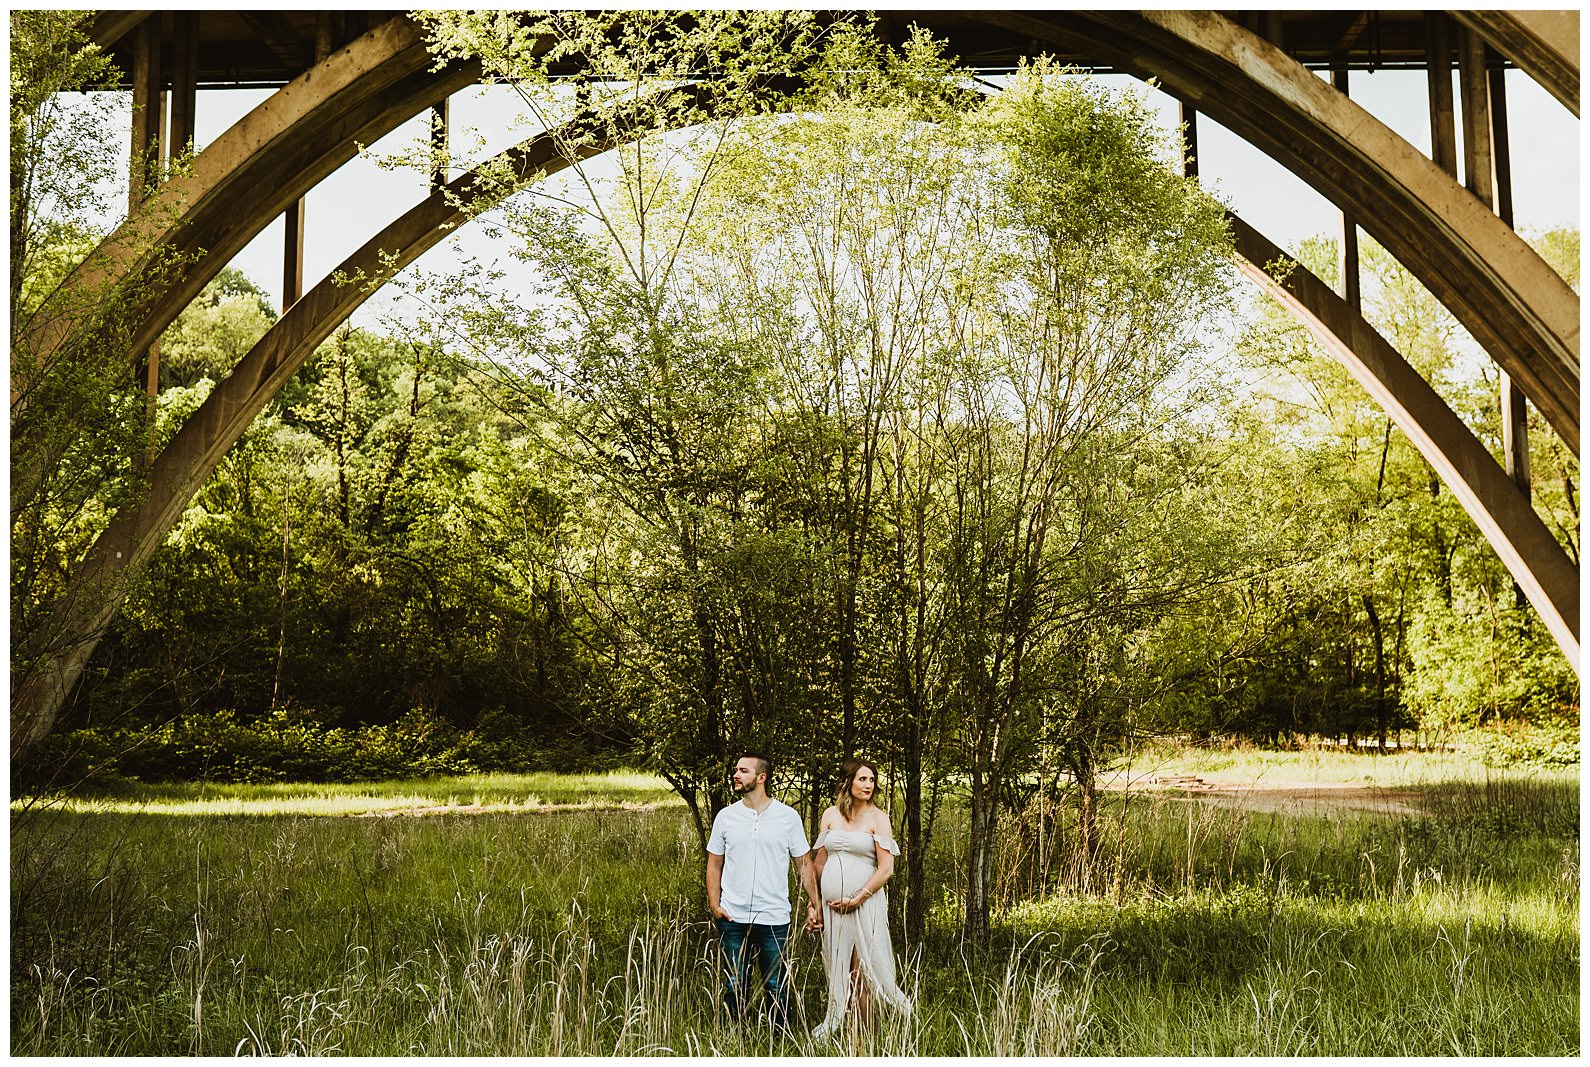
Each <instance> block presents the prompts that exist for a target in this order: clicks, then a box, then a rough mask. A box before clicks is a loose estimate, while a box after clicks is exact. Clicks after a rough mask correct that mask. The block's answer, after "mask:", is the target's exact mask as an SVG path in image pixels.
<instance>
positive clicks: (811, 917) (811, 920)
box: [806, 904, 823, 934]
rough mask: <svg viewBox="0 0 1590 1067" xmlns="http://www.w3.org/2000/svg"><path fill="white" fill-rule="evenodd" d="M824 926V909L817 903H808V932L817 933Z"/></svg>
mask: <svg viewBox="0 0 1590 1067" xmlns="http://www.w3.org/2000/svg"><path fill="white" fill-rule="evenodd" d="M822 928H823V909H822V908H820V907H818V906H817V905H816V904H808V905H806V932H807V933H813V934H814V933H816V932H817V931H819V930H821V929H822Z"/></svg>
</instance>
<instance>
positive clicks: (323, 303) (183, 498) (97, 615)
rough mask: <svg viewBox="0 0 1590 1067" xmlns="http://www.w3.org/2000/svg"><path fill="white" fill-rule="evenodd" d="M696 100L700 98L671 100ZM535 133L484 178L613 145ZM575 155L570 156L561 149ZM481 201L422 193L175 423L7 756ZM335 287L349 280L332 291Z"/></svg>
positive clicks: (112, 529)
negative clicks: (334, 350)
mask: <svg viewBox="0 0 1590 1067" xmlns="http://www.w3.org/2000/svg"><path fill="white" fill-rule="evenodd" d="M680 92H681V93H684V94H688V95H689V97H690V98H691V99H693V100H696V101H698V102H699V101H702V100H705V99H706V93H707V91H706V90H705V89H702V88H688V89H684V90H680ZM573 128H574V129H578V130H580V131H581V133H582V136H580V137H578V138H574V137H572V136H571V135H570V134H569V133H568V132H567V131H562V130H560V131H555V132H553V133H543V134H541V135H539V136H537V137H533V138H531V139H529V140H528V141H526V142H524V143H523V144H521V145H519V146H518V147H516V148H513V149H510V150H508V151H507V152H504V153H502V154H501V155H499V156H498V157H497V158H496V159H495V160H493V161H492V163H490V164H487V168H488V172H490V170H489V168H493V167H494V166H495V165H498V164H501V163H503V162H506V163H507V164H508V165H510V166H511V167H512V168H513V170H514V173H515V174H516V175H518V177H519V179H520V180H521V181H529V180H531V179H532V178H534V177H537V176H546V175H549V174H554V173H556V172H558V171H560V170H563V169H565V168H566V167H569V166H571V165H573V164H574V163H576V162H578V161H579V160H581V159H587V158H590V157H591V156H594V155H598V154H600V153H601V152H603V151H605V150H606V149H607V148H608V147H611V145H612V144H616V143H617V138H616V137H614V138H612V139H610V140H609V141H608V142H607V143H602V142H601V140H600V139H593V138H590V137H587V136H583V134H584V133H586V132H588V130H587V124H586V123H585V122H583V121H579V120H577V121H576V123H575V124H574V126H573ZM571 142H573V143H577V144H578V145H579V148H578V154H577V155H576V156H575V157H573V158H570V157H569V156H566V155H563V154H561V153H560V146H562V145H566V144H569V143H571ZM479 191H480V180H479V178H478V177H477V176H476V174H475V173H473V172H472V173H469V174H465V175H462V176H460V177H458V178H456V179H454V180H453V181H452V182H450V183H449V184H448V185H446V186H444V187H440V188H437V189H434V190H433V191H432V192H431V194H430V195H429V196H428V197H426V198H425V199H424V200H423V201H421V202H420V203H419V204H417V205H415V206H414V207H413V208H411V209H410V210H409V211H408V212H407V213H405V214H404V215H402V216H401V217H400V218H398V219H397V220H395V221H394V222H392V223H391V224H390V225H388V226H387V227H386V228H385V229H383V230H382V231H381V232H380V233H378V234H376V235H375V236H374V237H372V238H371V239H370V240H369V241H367V242H365V244H364V245H363V246H362V247H360V248H359V250H358V251H356V252H354V253H353V254H352V255H350V256H349V257H348V258H347V259H345V260H344V261H343V262H342V264H341V266H340V267H338V269H337V270H335V271H333V272H332V273H331V274H330V275H328V276H327V277H326V278H325V279H323V280H322V281H321V282H320V283H319V284H317V285H316V286H315V287H314V288H313V289H311V290H310V291H309V292H308V293H306V294H305V295H304V296H303V297H302V298H301V299H299V300H297V301H295V302H294V303H293V304H292V305H291V306H290V307H289V308H288V309H287V310H286V312H285V314H283V315H282V317H281V318H280V319H278V320H277V321H276V323H275V325H273V326H272V327H271V328H270V329H269V330H267V331H266V333H265V336H264V337H262V338H260V340H259V341H258V342H257V343H256V344H255V345H254V347H253V348H252V349H250V350H249V352H248V354H247V355H245V356H244V357H243V358H242V359H241V360H239V361H238V364H237V366H235V367H234V368H233V369H232V371H231V373H229V374H228V375H227V376H226V378H224V379H223V380H222V381H221V382H220V383H219V384H217V385H216V387H215V388H214V389H213V390H212V391H211V392H210V395H209V396H208V397H206V398H205V401H204V403H203V404H201V405H200V406H199V409H198V410H197V411H195V412H194V413H193V415H192V416H190V417H189V418H188V420H187V421H186V422H185V423H183V425H182V428H181V429H180V430H179V431H178V432H177V435H176V437H174V438H173V439H172V441H171V443H170V444H168V445H167V446H166V448H165V450H164V451H163V452H161V454H160V455H159V457H157V458H156V459H155V460H154V462H153V464H152V465H151V467H150V470H149V482H150V487H149V492H148V494H147V496H146V497H145V498H144V499H143V501H142V502H141V503H140V504H139V505H138V506H137V507H130V508H127V509H125V510H123V511H122V512H119V513H117V515H116V516H115V518H114V519H112V520H111V523H110V525H109V526H108V527H107V528H106V529H105V531H104V533H102V534H100V536H99V538H98V539H97V540H96V541H95V542H94V545H93V547H92V548H90V549H89V552H88V555H87V556H86V557H85V558H84V560H83V561H82V563H80V564H79V565H78V567H77V569H76V571H75V572H74V575H73V579H72V582H71V583H70V586H69V588H72V589H74V590H76V591H77V592H76V594H75V597H74V599H73V600H72V601H70V602H68V603H66V604H63V605H61V607H60V609H59V610H58V612H57V618H56V620H55V625H54V627H53V631H52V634H51V636H52V639H53V640H52V647H53V648H54V649H55V651H54V652H53V653H52V655H51V656H50V659H49V662H48V663H46V664H45V665H44V666H43V667H42V668H41V669H39V670H37V671H35V672H33V673H32V674H30V675H29V676H27V677H26V678H24V679H23V680H22V681H21V684H20V685H19V686H18V688H17V689H16V691H14V692H13V694H12V699H11V757H12V759H13V760H14V759H15V758H16V757H17V755H18V753H20V752H21V751H23V750H24V749H26V748H27V747H28V746H29V745H31V744H32V743H33V742H34V741H36V740H38V739H39V738H41V737H43V736H44V735H45V734H46V733H48V732H49V729H50V727H51V726H52V725H53V724H54V722H55V718H56V716H57V715H58V714H59V712H60V709H61V707H62V706H63V705H64V703H65V701H66V698H67V697H68V696H70V695H71V692H72V690H73V689H74V688H76V686H77V683H78V681H79V679H80V678H81V676H82V673H83V668H84V667H86V666H87V664H88V660H89V657H90V656H91V655H92V654H93V652H94V649H95V647H97V646H98V644H99V639H100V635H101V634H102V633H103V632H104V630H105V627H106V626H108V625H109V624H110V622H111V620H112V619H114V618H115V617H116V614H117V613H118V612H119V611H120V610H121V605H122V602H123V600H124V598H125V596H126V576H127V575H128V574H129V573H130V572H131V570H132V569H133V568H135V567H137V566H139V565H141V564H142V563H144V562H145V561H147V560H148V558H149V556H150V555H151V554H152V553H153V552H154V551H155V549H156V548H158V547H159V545H160V543H161V541H162V540H163V539H164V538H165V535H166V534H167V533H169V532H170V530H171V528H172V526H174V525H175V524H176V521H177V519H178V518H180V517H181V515H182V511H183V509H184V508H186V507H187V505H188V502H189V501H190V500H191V499H192V497H193V494H194V493H195V492H197V491H198V489H199V486H200V485H202V484H203V482H204V480H205V479H206V478H208V477H209V475H210V473H211V472H212V471H213V470H214V469H215V466H216V464H217V463H219V462H220V461H221V457H222V456H224V455H225V454H226V452H227V450H228V449H230V448H231V447H232V445H234V444H235V443H237V440H238V438H240V437H242V436H243V432H244V431H245V430H247V429H248V426H249V424H250V423H251V422H253V421H254V419H255V418H256V417H257V416H258V415H259V413H260V412H261V411H263V410H264V409H265V405H266V404H268V403H269V402H270V400H271V398H272V397H274V396H275V395H276V394H277V393H278V392H279V391H280V390H281V388H282V386H283V385H285V384H286V383H287V381H288V379H290V378H291V377H292V376H293V375H294V374H296V373H297V371H298V368H299V367H301V366H302V365H303V363H304V361H305V360H306V359H308V358H309V357H310V356H311V355H312V354H313V353H314V351H315V349H316V348H317V347H319V345H320V344H321V342H323V341H325V339H326V338H327V337H329V336H331V333H332V331H333V330H335V329H336V328H337V327H338V326H339V325H341V324H342V323H343V322H345V321H346V320H347V318H348V316H350V315H352V314H353V312H354V311H356V310H357V309H358V308H359V306H360V305H362V304H363V303H364V302H365V301H366V300H368V299H369V298H370V296H371V295H373V294H374V293H375V292H376V291H377V290H378V289H379V288H380V287H381V286H382V285H384V284H386V282H388V281H390V280H391V278H392V277H393V276H395V275H396V274H397V273H398V272H399V271H401V270H402V269H403V268H404V267H407V266H408V265H409V264H411V263H413V262H414V261H415V260H416V259H418V258H419V257H420V256H421V255H422V254H423V253H425V252H426V251H428V250H429V249H431V248H433V247H434V246H436V245H437V244H439V243H441V242H442V241H443V240H445V239H446V238H447V237H449V236H451V235H452V234H453V232H454V230H455V228H456V227H457V226H458V225H459V224H460V223H462V222H465V221H467V216H466V213H465V212H464V211H463V210H461V209H460V207H459V205H461V204H468V203H470V202H471V201H472V200H473V198H474V197H475V196H476V195H477V193H478V192H479ZM339 278H347V279H353V280H352V281H342V282H339V281H338V279H339Z"/></svg>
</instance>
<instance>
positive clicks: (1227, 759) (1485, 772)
mask: <svg viewBox="0 0 1590 1067" xmlns="http://www.w3.org/2000/svg"><path fill="white" fill-rule="evenodd" d="M1519 773H1524V774H1526V775H1527V776H1529V777H1534V778H1539V779H1542V780H1550V781H1563V782H1577V781H1578V780H1579V772H1578V769H1577V768H1572V769H1566V770H1561V769H1556V770H1535V771H1529V772H1512V771H1509V772H1502V771H1500V770H1498V769H1497V768H1495V767H1492V766H1488V765H1487V764H1486V763H1485V762H1484V761H1483V760H1482V759H1481V758H1480V757H1479V756H1478V755H1477V754H1474V753H1471V752H1468V751H1466V750H1462V749H1457V750H1449V749H1427V750H1424V751H1420V750H1417V749H1414V748H1411V747H1410V748H1408V749H1406V750H1402V751H1395V750H1394V751H1391V752H1388V753H1386V754H1384V755H1381V754H1378V753H1369V752H1363V751H1359V752H1353V751H1349V750H1347V749H1345V748H1341V747H1337V746H1334V745H1311V746H1306V747H1303V748H1300V749H1296V750H1285V751H1279V750H1272V749H1263V748H1257V747H1255V746H1253V745H1250V744H1247V743H1242V742H1238V743H1232V744H1227V745H1216V746H1209V747H1202V746H1191V745H1180V744H1171V743H1166V744H1156V745H1148V746H1145V747H1144V748H1142V749H1140V750H1139V751H1137V752H1135V753H1134V754H1133V755H1132V758H1131V759H1130V760H1129V761H1128V762H1127V763H1126V764H1125V765H1124V767H1123V769H1122V772H1121V775H1122V777H1123V778H1125V779H1127V780H1130V781H1148V780H1150V779H1152V778H1153V777H1155V776H1162V775H1194V776H1197V777H1199V778H1202V779H1204V780H1205V781H1209V782H1222V783H1230V784H1239V783H1240V784H1245V783H1258V784H1263V783H1266V782H1272V781H1285V782H1297V783H1304V784H1313V785H1321V786H1327V785H1374V786H1381V787H1386V788H1400V787H1414V786H1420V785H1428V784H1431V783H1435V782H1483V781H1485V780H1487V779H1488V778H1493V777H1497V776H1504V777H1505V776H1515V775H1516V774H1519Z"/></svg>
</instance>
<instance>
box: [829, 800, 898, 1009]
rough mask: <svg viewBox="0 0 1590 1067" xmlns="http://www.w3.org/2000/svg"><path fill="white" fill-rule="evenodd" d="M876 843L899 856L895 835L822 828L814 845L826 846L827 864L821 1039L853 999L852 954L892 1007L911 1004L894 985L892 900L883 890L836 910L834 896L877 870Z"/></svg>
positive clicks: (857, 887) (855, 889)
mask: <svg viewBox="0 0 1590 1067" xmlns="http://www.w3.org/2000/svg"><path fill="white" fill-rule="evenodd" d="M878 846H882V847H883V848H886V849H888V850H889V851H890V852H892V853H894V854H895V855H896V856H898V855H899V854H900V846H899V845H897V844H895V842H894V840H893V839H892V838H888V837H883V836H880V835H878V834H874V833H869V832H867V831H865V830H824V831H823V832H822V833H820V834H818V835H817V841H816V843H815V844H814V845H813V846H812V848H813V851H815V850H816V849H819V848H826V849H827V850H828V859H827V861H826V862H825V863H824V865H823V881H822V886H821V887H820V888H821V890H822V895H823V967H824V970H825V971H826V972H827V974H828V1012H827V1014H826V1015H825V1016H824V1018H823V1021H822V1022H821V1023H819V1024H818V1026H817V1029H816V1030H815V1031H814V1034H815V1036H817V1037H819V1038H822V1037H825V1036H827V1035H829V1034H833V1033H836V1032H837V1031H838V1029H839V1027H840V1026H841V1025H843V1023H844V1020H845V1010H846V1008H847V1007H848V1006H849V1002H850V964H851V958H852V954H854V957H855V959H856V960H857V961H858V962H859V964H860V970H861V976H862V979H863V980H864V981H865V982H866V983H867V988H868V990H869V991H870V992H871V993H872V994H873V995H874V996H876V997H878V998H879V999H881V1000H882V1001H883V1002H884V1003H886V1004H888V1005H889V1006H890V1007H892V1008H895V1009H897V1010H899V1011H901V1012H904V1013H906V1014H909V1013H910V1011H911V1002H910V1000H909V999H908V998H907V997H906V995H905V993H903V992H902V991H901V990H900V987H899V986H898V985H897V984H896V983H895V969H894V946H893V944H892V943H891V941H890V939H889V901H888V898H887V897H886V896H885V895H884V893H885V890H883V889H879V890H878V891H877V892H876V893H874V894H873V895H872V896H870V897H868V898H867V899H866V900H865V901H864V902H862V905H861V906H860V907H859V908H856V909H855V910H854V911H850V912H837V911H835V910H834V909H833V908H831V907H829V906H828V902H829V901H832V900H842V899H845V898H847V897H852V896H855V895H856V894H857V893H859V892H861V890H862V887H863V886H865V885H866V884H867V881H868V880H869V879H870V878H871V877H872V875H873V872H875V871H876V870H877V869H878V852H877V849H878Z"/></svg>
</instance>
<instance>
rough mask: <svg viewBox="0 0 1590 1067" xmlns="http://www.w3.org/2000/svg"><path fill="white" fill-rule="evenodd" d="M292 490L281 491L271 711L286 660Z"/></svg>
mask: <svg viewBox="0 0 1590 1067" xmlns="http://www.w3.org/2000/svg"><path fill="white" fill-rule="evenodd" d="M292 500H293V489H292V483H291V482H289V483H288V484H287V485H286V487H284V488H283V490H282V576H281V582H280V585H279V589H280V597H279V606H280V620H279V626H278V636H277V641H276V682H275V684H274V685H273V686H272V687H271V710H272V711H275V710H276V709H277V708H278V707H280V706H281V697H282V665H283V664H284V663H285V662H286V660H287V570H288V565H289V562H290V560H291V548H292V536H293V511H292Z"/></svg>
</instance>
